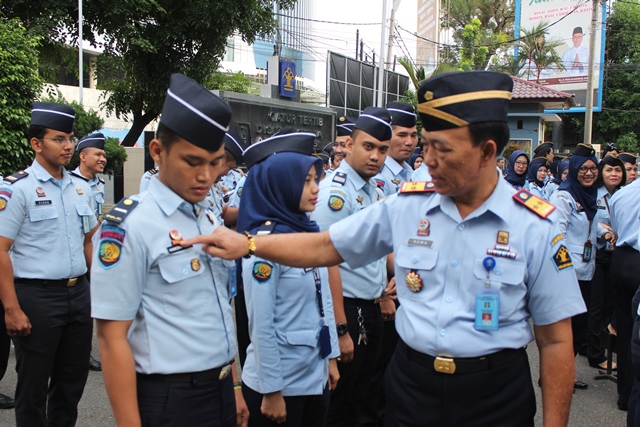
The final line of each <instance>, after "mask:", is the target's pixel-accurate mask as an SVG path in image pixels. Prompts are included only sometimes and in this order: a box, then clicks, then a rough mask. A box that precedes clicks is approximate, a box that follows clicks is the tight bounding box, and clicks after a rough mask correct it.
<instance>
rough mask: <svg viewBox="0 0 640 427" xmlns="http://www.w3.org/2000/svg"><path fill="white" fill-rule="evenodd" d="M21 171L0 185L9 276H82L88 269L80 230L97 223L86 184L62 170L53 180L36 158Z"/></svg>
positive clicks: (1, 224)
mask: <svg viewBox="0 0 640 427" xmlns="http://www.w3.org/2000/svg"><path fill="white" fill-rule="evenodd" d="M25 172H26V173H28V174H29V175H28V176H27V177H26V178H22V179H20V180H18V181H15V182H14V183H13V184H8V181H5V182H4V183H3V184H1V185H0V199H2V200H0V206H2V205H5V206H4V208H2V209H0V236H2V237H6V238H8V239H11V240H13V241H14V242H13V246H12V247H11V249H10V250H9V256H10V257H11V265H12V266H13V277H19V278H22V279H49V280H59V279H68V278H70V277H78V276H82V275H83V274H85V273H86V272H87V261H86V259H85V257H84V238H85V236H84V235H85V234H86V233H88V232H89V230H91V229H92V228H94V227H95V226H96V225H98V221H97V219H96V217H95V215H94V214H93V210H92V209H91V189H90V188H89V185H88V184H87V183H86V182H78V181H73V180H72V179H71V175H70V174H69V172H67V171H66V170H65V171H63V175H62V180H60V181H57V180H56V179H54V178H53V177H52V176H51V174H49V172H47V171H46V170H45V169H44V168H43V167H42V166H41V165H40V163H38V161H37V160H34V161H33V163H32V164H31V166H30V167H28V168H27V169H25ZM3 200H4V202H3ZM2 274H6V272H3V273H2Z"/></svg>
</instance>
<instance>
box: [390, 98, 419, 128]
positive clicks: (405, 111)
mask: <svg viewBox="0 0 640 427" xmlns="http://www.w3.org/2000/svg"><path fill="white" fill-rule="evenodd" d="M387 111H389V114H391V125H393V126H400V127H403V128H412V127H414V126H415V125H416V123H417V122H418V118H417V117H416V112H415V111H414V109H413V105H411V104H407V103H406V102H400V101H396V102H390V103H388V104H387Z"/></svg>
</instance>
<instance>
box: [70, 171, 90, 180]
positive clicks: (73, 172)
mask: <svg viewBox="0 0 640 427" xmlns="http://www.w3.org/2000/svg"><path fill="white" fill-rule="evenodd" d="M67 172H69V175H71V176H74V177H76V178H80V179H82V180H84V181H85V182H89V179H88V178H85V177H84V176H82V175H80V174H79V173H76V171H67Z"/></svg>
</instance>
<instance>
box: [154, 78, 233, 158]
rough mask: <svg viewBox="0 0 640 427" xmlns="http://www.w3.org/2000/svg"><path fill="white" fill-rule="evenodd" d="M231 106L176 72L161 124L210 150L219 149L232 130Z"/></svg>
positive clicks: (192, 142) (168, 93)
mask: <svg viewBox="0 0 640 427" xmlns="http://www.w3.org/2000/svg"><path fill="white" fill-rule="evenodd" d="M230 120H231V108H229V106H228V105H227V104H226V103H225V102H224V101H223V100H222V99H220V98H218V97H217V96H215V95H214V94H213V93H211V92H209V91H208V90H207V89H205V88H204V87H202V86H200V85H199V84H198V83H196V82H195V81H194V80H192V79H190V78H189V77H187V76H183V75H182V74H172V75H171V84H170V86H169V90H167V97H166V98H165V100H164V106H163V107H162V116H160V123H162V124H164V125H165V126H166V127H168V128H169V129H171V130H172V131H173V132H175V133H176V134H177V135H178V136H180V137H181V138H184V139H185V140H187V141H188V142H190V143H191V144H193V145H195V146H198V147H200V148H203V149H205V150H207V151H217V150H219V149H220V146H221V145H222V139H223V138H224V135H225V132H227V131H228V130H229V127H228V125H229V121H230Z"/></svg>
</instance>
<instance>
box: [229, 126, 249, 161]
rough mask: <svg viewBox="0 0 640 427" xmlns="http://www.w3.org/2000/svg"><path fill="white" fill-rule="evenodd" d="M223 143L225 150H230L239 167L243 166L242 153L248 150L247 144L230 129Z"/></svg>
mask: <svg viewBox="0 0 640 427" xmlns="http://www.w3.org/2000/svg"><path fill="white" fill-rule="evenodd" d="M223 143H224V148H225V150H229V152H230V153H231V155H232V156H233V158H234V159H235V160H236V163H237V164H239V165H240V164H242V163H243V162H244V158H243V157H242V153H243V152H244V150H246V149H247V144H245V143H244V141H242V139H241V138H240V136H239V135H238V134H237V133H235V132H234V131H232V130H231V129H229V131H228V132H227V133H225V134H224V139H223Z"/></svg>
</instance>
